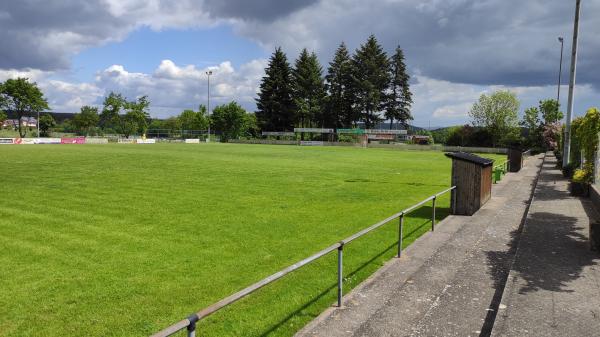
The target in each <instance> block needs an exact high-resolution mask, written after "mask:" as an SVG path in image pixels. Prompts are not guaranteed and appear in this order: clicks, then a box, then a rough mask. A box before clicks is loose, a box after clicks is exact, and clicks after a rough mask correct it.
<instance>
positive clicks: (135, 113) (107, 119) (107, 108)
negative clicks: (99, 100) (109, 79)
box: [100, 92, 150, 137]
mask: <svg viewBox="0 0 600 337" xmlns="http://www.w3.org/2000/svg"><path fill="white" fill-rule="evenodd" d="M103 106H104V107H103V109H102V113H101V114H100V126H101V127H102V128H103V129H106V128H113V129H115V130H116V131H117V132H119V133H120V134H122V135H124V136H125V137H129V136H131V135H133V134H135V133H141V134H145V133H146V131H147V130H148V124H149V123H150V114H149V113H148V107H149V106H150V101H149V100H148V97H147V96H142V97H139V98H138V99H137V100H134V101H127V99H126V98H125V97H124V96H123V95H121V94H117V93H114V92H111V93H110V94H109V95H108V96H107V97H105V99H104V103H103Z"/></svg>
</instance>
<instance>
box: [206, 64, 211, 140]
mask: <svg viewBox="0 0 600 337" xmlns="http://www.w3.org/2000/svg"><path fill="white" fill-rule="evenodd" d="M212 73H213V72H212V70H209V71H207V72H206V76H207V78H208V94H207V100H206V101H207V103H206V113H207V114H208V138H206V142H207V143H210V75H212Z"/></svg>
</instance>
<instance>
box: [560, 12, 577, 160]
mask: <svg viewBox="0 0 600 337" xmlns="http://www.w3.org/2000/svg"><path fill="white" fill-rule="evenodd" d="M580 8H581V0H577V1H576V3H575V22H574V23H573V49H572V52H571V79H570V82H569V103H568V105H567V118H566V120H565V140H564V143H565V144H564V149H563V162H562V165H563V168H564V167H567V165H568V164H569V157H570V152H571V117H572V116H573V98H574V97H573V91H574V89H575V72H576V69H577V40H578V35H579V12H580Z"/></svg>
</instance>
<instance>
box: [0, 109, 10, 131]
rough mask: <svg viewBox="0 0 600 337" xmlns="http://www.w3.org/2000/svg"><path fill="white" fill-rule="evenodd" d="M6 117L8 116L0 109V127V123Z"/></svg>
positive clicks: (0, 124)
mask: <svg viewBox="0 0 600 337" xmlns="http://www.w3.org/2000/svg"><path fill="white" fill-rule="evenodd" d="M7 118H8V116H7V115H6V112H4V111H2V110H0V128H1V127H2V124H3V123H4V121H5V120H6V119H7Z"/></svg>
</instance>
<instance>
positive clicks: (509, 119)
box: [469, 90, 520, 146]
mask: <svg viewBox="0 0 600 337" xmlns="http://www.w3.org/2000/svg"><path fill="white" fill-rule="evenodd" d="M519 105H520V103H519V100H518V99H517V96H516V95H515V94H514V93H511V92H510V91H507V90H500V91H496V92H494V93H493V94H491V95H489V96H488V95H485V94H482V95H481V96H480V97H479V101H477V102H476V103H475V104H473V107H472V108H471V110H470V111H469V116H470V117H471V119H472V123H473V125H474V126H480V127H483V128H485V129H486V130H487V131H488V132H489V133H490V135H491V136H492V146H497V145H499V144H501V143H503V144H506V143H507V142H509V141H511V140H513V139H514V138H516V137H518V133H519V129H518V125H519V124H518V123H519V119H518V116H517V114H518V111H519Z"/></svg>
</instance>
